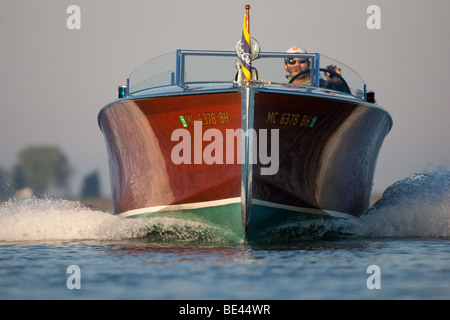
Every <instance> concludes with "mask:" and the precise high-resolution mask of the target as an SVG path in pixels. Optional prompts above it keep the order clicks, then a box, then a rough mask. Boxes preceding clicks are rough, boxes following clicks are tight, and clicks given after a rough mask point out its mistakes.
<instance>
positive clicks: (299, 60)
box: [286, 58, 308, 65]
mask: <svg viewBox="0 0 450 320" xmlns="http://www.w3.org/2000/svg"><path fill="white" fill-rule="evenodd" d="M297 62H298V63H307V62H308V59H294V58H289V59H286V63H287V64H291V65H294V64H296V63H297Z"/></svg>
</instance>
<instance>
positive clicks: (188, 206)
mask: <svg viewBox="0 0 450 320" xmlns="http://www.w3.org/2000/svg"><path fill="white" fill-rule="evenodd" d="M240 202H241V197H236V198H228V199H221V200H213V201H204V202H195V203H185V204H174V205H165V206H155V207H147V208H141V209H134V210H130V211H126V212H124V213H121V214H119V215H120V216H122V217H130V216H136V215H140V214H148V213H155V212H165V211H182V210H193V209H203V208H210V207H219V206H223V205H227V204H233V203H240ZM252 204H254V205H260V206H264V207H269V208H278V209H283V210H289V211H294V212H305V213H312V214H318V215H325V216H332V217H336V218H344V219H353V218H355V217H354V216H352V215H350V214H347V213H343V212H338V211H332V210H320V209H313V208H303V207H294V206H289V205H285V204H279V203H275V202H269V201H263V200H257V199H252Z"/></svg>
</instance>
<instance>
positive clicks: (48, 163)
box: [0, 146, 100, 201]
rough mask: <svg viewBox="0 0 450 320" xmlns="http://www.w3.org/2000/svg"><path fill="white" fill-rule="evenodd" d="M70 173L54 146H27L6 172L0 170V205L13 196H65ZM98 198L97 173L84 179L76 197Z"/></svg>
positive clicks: (58, 149)
mask: <svg viewBox="0 0 450 320" xmlns="http://www.w3.org/2000/svg"><path fill="white" fill-rule="evenodd" d="M72 173H73V171H72V168H71V166H70V163H69V160H68V158H67V156H66V155H65V154H64V153H63V152H62V151H61V150H60V148H59V147H56V146H28V147H25V148H24V149H22V150H21V151H20V152H19V153H18V155H17V162H16V164H15V165H14V166H13V167H12V168H11V170H6V169H4V168H2V167H1V166H0V201H5V200H7V199H10V198H12V197H15V196H19V197H20V196H24V197H29V196H31V195H34V196H37V197H39V196H44V195H49V194H52V193H56V194H63V195H68V193H69V189H68V186H69V182H70V178H71V175H72ZM99 196H100V178H99V174H98V172H97V171H93V172H92V173H89V174H87V175H86V176H85V178H84V180H83V184H82V188H81V190H80V197H85V198H90V197H91V198H93V197H99Z"/></svg>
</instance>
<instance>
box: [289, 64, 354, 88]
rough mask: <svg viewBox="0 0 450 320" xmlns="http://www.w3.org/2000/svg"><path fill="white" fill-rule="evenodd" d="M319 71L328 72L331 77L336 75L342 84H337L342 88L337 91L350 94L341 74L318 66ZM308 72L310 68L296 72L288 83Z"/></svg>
mask: <svg viewBox="0 0 450 320" xmlns="http://www.w3.org/2000/svg"><path fill="white" fill-rule="evenodd" d="M319 71H322V72H327V73H329V74H330V75H331V78H333V77H337V78H338V79H339V80H341V81H342V84H341V85H339V86H342V90H339V91H343V92H346V93H350V94H351V92H350V87H349V86H348V84H347V81H345V80H344V78H342V76H341V75H340V74H338V73H336V72H334V71H332V70H328V69H325V68H320V69H319ZM309 72H311V69H307V70H303V71H301V72H299V73H297V74H296V75H295V76H293V77H292V78H291V80H289V83H293V82H294V81H295V79H297V78H298V77H300V76H302V75H304V74H306V73H309Z"/></svg>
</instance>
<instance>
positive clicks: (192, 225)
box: [0, 198, 239, 242]
mask: <svg viewBox="0 0 450 320" xmlns="http://www.w3.org/2000/svg"><path fill="white" fill-rule="evenodd" d="M143 237H145V239H148V240H154V241H205V242H215V241H224V240H236V241H238V240H239V239H234V238H233V235H229V234H227V233H226V231H223V230H218V229H217V228H214V227H213V226H210V225H205V224H202V223H198V222H193V221H187V220H182V219H174V218H163V217H155V218H137V219H128V218H124V217H120V216H115V215H112V214H110V213H108V212H103V211H98V210H94V209H92V208H89V207H87V206H85V205H84V204H82V203H80V202H77V201H68V200H61V199H38V198H29V199H21V200H10V201H8V202H6V203H5V204H4V205H2V206H1V207H0V242H18V241H75V240H77V241H84V240H123V239H134V238H143Z"/></svg>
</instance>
